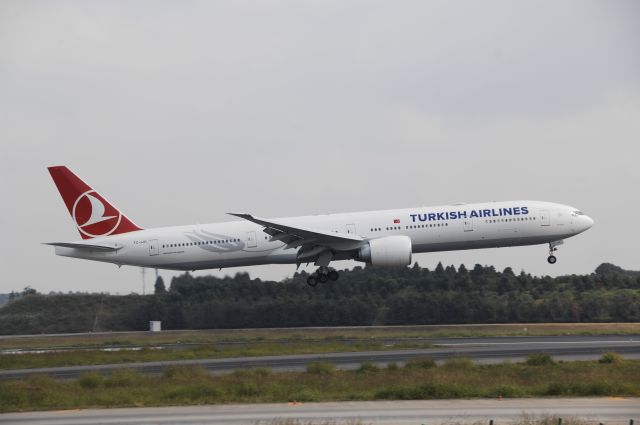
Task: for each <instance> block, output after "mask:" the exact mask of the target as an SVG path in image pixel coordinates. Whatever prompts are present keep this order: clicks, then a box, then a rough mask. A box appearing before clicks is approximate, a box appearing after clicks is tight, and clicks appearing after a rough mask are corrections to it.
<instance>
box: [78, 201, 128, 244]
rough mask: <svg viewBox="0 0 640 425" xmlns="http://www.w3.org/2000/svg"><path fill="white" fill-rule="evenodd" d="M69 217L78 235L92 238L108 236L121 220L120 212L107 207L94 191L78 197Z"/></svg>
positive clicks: (105, 202) (109, 206)
mask: <svg viewBox="0 0 640 425" xmlns="http://www.w3.org/2000/svg"><path fill="white" fill-rule="evenodd" d="M71 215H72V216H73V221H75V223H76V226H77V227H78V230H79V231H80V233H82V234H83V235H86V236H89V237H92V238H94V237H97V236H107V235H110V234H111V233H113V231H114V230H116V228H117V227H118V225H119V224H120V220H122V214H120V211H118V210H116V209H115V208H113V207H112V206H111V205H109V203H108V202H107V201H105V200H104V198H103V197H102V196H100V195H99V194H98V193H97V192H96V191H95V190H89V191H87V192H85V193H83V194H82V195H80V196H78V199H76V201H75V202H74V203H73V209H72V211H71Z"/></svg>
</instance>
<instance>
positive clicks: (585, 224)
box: [580, 215, 593, 232]
mask: <svg viewBox="0 0 640 425" xmlns="http://www.w3.org/2000/svg"><path fill="white" fill-rule="evenodd" d="M580 218H581V220H580V221H581V223H580V224H581V226H580V227H582V231H583V232H584V231H585V230H588V229H591V226H593V219H592V218H591V217H589V216H588V215H583V216H581V217H580Z"/></svg>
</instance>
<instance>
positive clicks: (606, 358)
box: [598, 351, 622, 363]
mask: <svg viewBox="0 0 640 425" xmlns="http://www.w3.org/2000/svg"><path fill="white" fill-rule="evenodd" d="M621 361H622V356H621V355H620V354H618V353H614V352H611V351H609V352H608V353H604V354H603V355H602V357H600V360H598V363H620V362H621Z"/></svg>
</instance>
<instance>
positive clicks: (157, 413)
mask: <svg viewBox="0 0 640 425" xmlns="http://www.w3.org/2000/svg"><path fill="white" fill-rule="evenodd" d="M524 415H535V416H536V417H540V416H551V415H555V416H558V417H562V418H563V419H565V420H566V419H568V418H576V419H583V420H589V421H593V422H594V423H596V424H597V423H599V422H602V423H605V424H606V425H616V424H620V425H622V424H625V425H626V424H628V423H629V420H630V419H634V420H635V421H637V420H638V419H640V399H638V398H564V399H553V398H549V399H544V398H543V399H513V400H502V401H499V400H418V401H361V402H331V403H302V404H285V403H278V404H244V405H219V406H187V407H157V408H129V409H100V410H66V411H50V412H30V413H9V414H4V415H0V422H2V423H6V424H35V425H63V424H64V425H84V424H87V425H88V424H96V423H100V424H131V425H133V424H136V425H139V424H189V425H192V424H204V423H206V424H216V425H223V424H224V425H238V424H255V423H257V422H258V421H261V423H263V424H264V423H269V422H270V421H273V420H276V419H280V420H282V419H293V420H299V421H300V422H302V423H307V422H309V421H312V423H317V424H320V423H322V422H324V421H335V422H337V423H339V424H341V423H348V421H350V420H351V421H353V420H358V419H359V420H361V421H362V424H363V425H366V424H375V425H392V424H393V425H405V424H406V425H408V424H412V425H415V424H425V423H430V424H433V423H436V424H439V423H442V422H445V421H447V422H466V423H472V422H476V421H486V422H487V424H488V422H489V420H490V419H493V420H494V421H496V423H498V424H500V423H503V424H504V423H505V422H509V421H516V420H519V419H522V418H523V416H524Z"/></svg>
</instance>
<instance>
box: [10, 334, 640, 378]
mask: <svg viewBox="0 0 640 425" xmlns="http://www.w3.org/2000/svg"><path fill="white" fill-rule="evenodd" d="M432 343H434V344H435V346H434V348H426V349H412V350H392V349H390V350H385V351H361V352H350V353H325V354H303V355H281V356H263V357H236V358H219V359H200V360H176V361H164V362H147V363H123V364H108V365H95V366H69V367H53V368H39V369H17V370H3V371H0V379H22V378H25V377H27V376H28V375H30V374H33V373H46V374H48V375H50V376H53V377H56V378H76V377H78V376H80V374H82V373H85V372H89V371H97V372H101V373H110V372H111V371H113V370H114V369H121V368H129V369H135V370H137V371H139V372H142V373H151V374H159V373H162V371H163V370H164V369H165V368H166V367H167V366H173V365H193V366H202V367H205V368H207V369H208V370H209V371H211V372H213V373H228V372H232V371H233V370H236V369H246V368H252V367H265V368H271V369H273V370H274V371H300V370H305V369H306V367H307V365H308V364H309V363H312V362H318V361H322V362H330V363H333V364H335V365H336V366H337V367H339V368H342V369H354V368H357V367H359V365H360V364H361V363H363V362H372V363H376V364H378V365H381V366H384V365H386V364H387V363H391V362H395V363H399V364H402V363H404V362H407V361H409V360H411V359H414V358H418V357H430V358H432V359H434V360H436V361H443V360H446V359H448V358H451V357H469V358H472V359H474V360H475V361H478V362H485V363H491V362H493V363H495V362H502V361H505V360H511V361H521V360H523V359H525V358H526V356H528V355H529V354H532V353H547V354H550V355H552V356H553V357H554V358H555V359H557V360H587V359H597V358H599V357H600V356H601V355H602V353H604V352H607V351H615V352H617V353H619V354H621V355H623V356H624V357H626V358H640V335H627V336H619V335H616V336H556V337H495V338H439V339H437V340H433V341H432Z"/></svg>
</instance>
